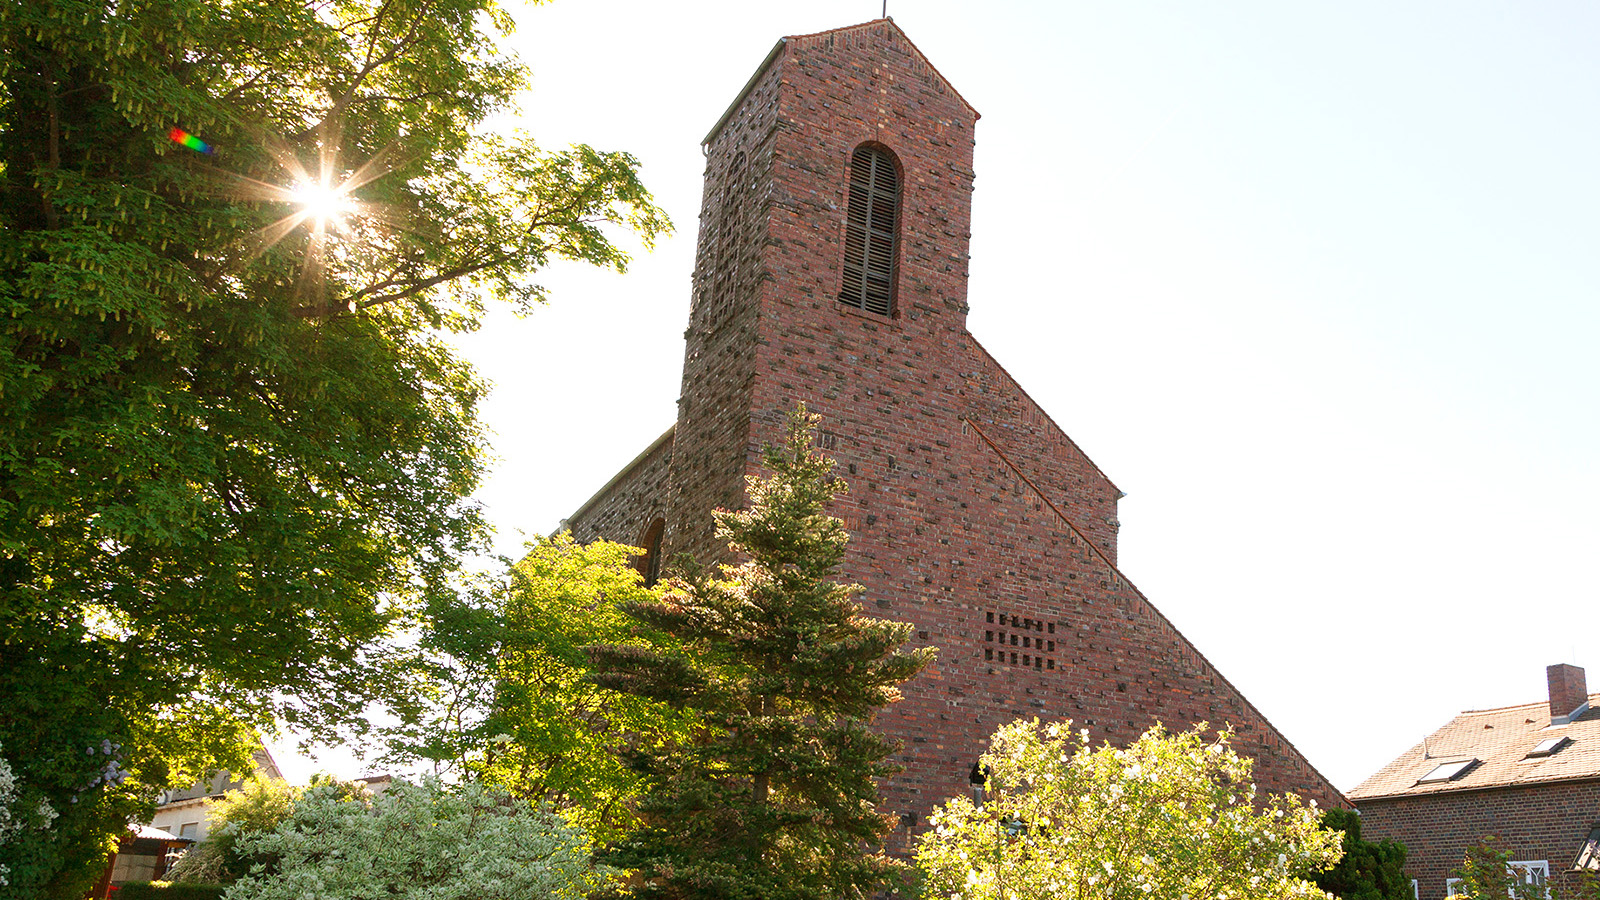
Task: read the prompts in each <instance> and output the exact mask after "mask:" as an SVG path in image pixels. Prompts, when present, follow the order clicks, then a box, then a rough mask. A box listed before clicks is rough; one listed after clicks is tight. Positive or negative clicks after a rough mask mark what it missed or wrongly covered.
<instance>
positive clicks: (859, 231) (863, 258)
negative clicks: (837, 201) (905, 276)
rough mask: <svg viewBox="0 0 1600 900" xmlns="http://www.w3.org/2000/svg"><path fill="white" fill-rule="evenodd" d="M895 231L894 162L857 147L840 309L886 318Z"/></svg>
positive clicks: (897, 217)
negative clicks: (865, 312) (850, 307)
mask: <svg viewBox="0 0 1600 900" xmlns="http://www.w3.org/2000/svg"><path fill="white" fill-rule="evenodd" d="M899 230H900V173H899V171H897V170H896V169H895V164H894V158H893V157H891V156H890V155H889V154H888V152H887V151H885V150H882V149H879V148H877V147H872V146H868V145H865V144H863V145H862V146H860V147H857V148H856V152H855V153H854V154H852V155H851V157H850V201H849V206H848V209H847V211H846V213H845V228H844V284H843V286H842V287H841V288H840V289H839V302H840V303H844V304H846V305H848V306H854V307H855V308H857V309H862V310H866V311H867V312H870V313H876V314H877V315H880V316H887V315H889V314H890V313H891V312H892V310H893V308H894V260H895V250H896V247H895V244H896V242H897V236H898V234H899Z"/></svg>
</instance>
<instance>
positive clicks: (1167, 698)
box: [564, 19, 1344, 828]
mask: <svg viewBox="0 0 1600 900" xmlns="http://www.w3.org/2000/svg"><path fill="white" fill-rule="evenodd" d="M977 119H978V113H977V112H976V111H975V110H974V109H973V108H972V107H971V106H970V105H969V104H968V103H967V101H966V100H964V99H963V98H962V97H961V95H960V94H959V93H958V92H957V91H956V90H955V88H954V87H952V86H951V85H950V84H949V82H947V81H946V80H945V79H944V78H943V76H941V75H940V74H939V72H938V70H936V69H935V68H934V66H933V65H932V63H930V62H929V61H928V59H927V58H926V57H924V56H923V55H922V53H921V51H919V50H918V49H917V48H916V46H914V45H913V44H912V43H911V41H910V40H909V39H908V38H907V37H906V35H905V33H904V32H902V31H901V30H900V28H899V27H897V26H896V25H895V24H894V23H893V22H892V21H890V20H888V19H879V20H876V21H872V22H867V23H865V24H862V25H856V26H852V27H848V28H840V29H835V30H832V31H826V32H822V33H820V34H811V35H801V36H796V37H789V38H784V39H782V40H780V41H779V42H778V43H777V45H776V46H775V47H773V49H772V52H771V53H770V54H768V56H767V58H766V60H765V61H764V62H762V63H761V65H760V66H759V67H758V68H757V70H756V72H755V75H754V76H753V77H752V78H751V79H750V81H749V83H748V84H746V85H745V87H744V88H743V89H742V90H741V91H740V92H739V93H738V95H737V96H736V97H735V99H734V102H733V104H732V106H730V107H729V108H728V110H727V112H726V113H725V114H724V115H723V117H722V118H721V119H720V120H719V121H718V122H717V123H716V124H715V126H714V127H713V128H712V129H711V132H710V134H708V135H707V136H706V138H705V141H704V147H703V149H704V151H705V158H706V170H705V194H704V199H703V204H702V207H701V215H700V236H699V245H698V251H697V257H696V264H695V271H694V277H693V296H692V300H691V306H690V312H689V322H688V329H687V331H686V332H685V340H686V343H687V346H686V347H685V351H684V365H683V382H682V384H683V387H682V392H681V397H680V399H679V401H678V410H677V422H676V424H675V425H674V426H673V428H672V429H671V430H670V431H668V432H667V433H666V434H664V435H662V436H661V437H660V438H659V439H658V440H656V441H655V442H654V443H652V444H651V445H650V446H649V447H648V448H646V449H645V451H644V452H643V453H642V454H640V456H639V457H638V458H637V459H635V460H634V461H633V462H632V463H629V464H628V465H627V466H626V467H625V468H624V469H623V470H622V471H621V472H620V473H618V475H617V476H616V477H614V478H613V479H611V481H610V482H609V483H607V484H606V485H605V486H604V487H603V488H601V489H600V491H599V492H598V493H597V494H595V495H594V497H593V498H591V499H590V500H589V501H588V502H586V503H584V504H583V506H582V507H581V508H580V509H579V510H578V511H577V512H575V513H573V514H572V515H571V516H570V517H569V518H568V519H567V520H566V522H565V523H564V524H565V525H566V526H567V527H570V529H571V530H572V533H573V535H574V536H575V537H576V538H577V539H578V540H582V541H588V540H593V539H596V538H609V539H612V540H619V541H623V542H626V543H629V544H633V545H635V546H640V547H643V548H645V549H646V551H647V552H646V554H645V555H644V557H643V558H642V559H641V560H640V569H641V571H642V572H643V573H644V574H645V576H646V578H647V579H650V580H653V579H654V578H655V576H656V575H657V574H658V573H659V572H660V568H661V560H663V559H670V558H671V557H672V556H673V555H675V554H677V553H680V552H687V553H691V554H693V555H695V556H696V557H698V558H699V559H701V560H703V561H706V562H714V561H718V560H726V559H727V548H726V547H725V546H722V545H720V544H719V542H718V541H717V539H716V537H715V534H714V528H713V523H712V511H713V510H715V509H717V508H719V507H720V508H729V509H736V508H739V507H742V506H744V505H745V483H746V482H745V478H746V476H748V475H752V474H756V473H758V472H759V471H760V465H761V461H760V451H761V448H762V446H763V445H765V444H773V443H777V442H779V441H780V440H781V439H782V436H783V427H784V423H785V421H786V417H787V416H788V414H789V412H790V411H791V410H792V409H793V408H794V405H795V403H796V401H802V400H803V401H805V403H806V405H807V407H808V408H809V409H810V410H811V411H812V412H814V413H817V414H819V415H820V416H821V419H822V422H821V432H820V433H819V435H818V438H819V441H820V443H821V445H822V447H823V448H824V449H825V450H826V451H827V452H828V453H829V454H831V455H832V456H833V457H834V458H835V459H837V460H838V463H839V465H838V469H837V472H838V474H839V475H840V476H841V477H843V478H844V479H846V480H847V481H848V482H849V484H850V492H849V493H848V494H847V495H846V496H844V497H842V498H840V500H839V501H838V503H837V504H836V505H835V507H834V510H833V511H834V513H835V514H836V515H838V516H840V517H841V518H842V519H844V521H845V525H846V527H847V528H848V529H849V531H850V534H851V540H850V544H849V547H848V550H847V555H846V559H845V562H844V564H843V569H842V572H841V577H842V578H843V579H844V580H848V581H853V582H858V583H860V584H862V585H863V586H864V587H865V591H864V592H863V593H862V595H861V600H862V602H863V604H864V605H865V607H866V609H867V611H868V612H869V613H871V614H872V615H875V616H881V617H884V618H888V619H896V620H901V621H908V622H912V623H914V625H915V631H914V632H913V638H912V641H911V644H912V646H915V647H924V646H937V647H938V648H939V656H938V659H937V661H936V662H934V663H933V664H932V665H930V666H929V667H928V668H927V670H925V671H924V672H923V673H922V674H921V675H920V676H918V677H917V678H915V679H913V680H912V681H911V682H909V683H908V684H907V685H905V688H904V695H905V699H904V700H903V701H901V702H900V703H897V704H895V705H893V706H892V707H890V708H888V709H886V710H885V711H883V712H882V713H881V714H880V715H879V716H878V718H877V725H878V727H879V728H881V729H882V730H883V731H884V732H885V733H887V734H888V735H890V736H892V737H894V738H897V739H899V740H900V741H901V742H902V743H903V745H904V749H903V752H901V753H900V754H898V755H897V756H896V757H895V760H894V761H895V762H897V763H899V764H901V765H903V766H904V767H905V771H904V772H903V773H902V774H900V775H897V776H894V777H892V778H890V779H887V780H886V781H885V783H884V795H885V800H884V811H885V812H888V813H896V814H899V815H900V816H901V817H902V821H905V822H907V823H916V824H915V825H913V826H912V827H913V828H919V827H925V825H926V821H927V813H928V812H929V811H930V810H931V809H932V808H933V807H934V806H935V805H936V804H939V803H942V802H944V801H945V800H946V799H948V798H950V797H954V796H958V795H962V794H965V793H966V792H967V789H968V784H967V775H968V772H969V770H970V768H971V766H972V764H973V762H974V760H975V759H976V758H977V757H978V755H979V754H980V753H981V752H982V751H983V750H984V749H985V747H986V746H987V743H988V740H989V737H990V735H991V734H992V733H993V732H994V731H995V729H996V727H997V726H999V725H1001V724H1004V723H1007V722H1010V721H1012V720H1015V719H1017V718H1020V717H1033V716H1038V717H1041V718H1044V719H1049V720H1061V719H1072V720H1073V722H1074V724H1075V725H1076V726H1078V727H1082V728H1086V729H1088V730H1089V731H1090V733H1091V735H1092V738H1093V740H1094V741H1095V742H1096V743H1098V742H1100V741H1103V740H1111V741H1114V742H1128V741H1131V740H1133V739H1134V738H1136V737H1137V736H1138V735H1139V734H1141V733H1142V732H1143V731H1145V730H1146V729H1147V728H1149V727H1150V726H1151V725H1153V724H1155V723H1156V722H1157V721H1160V722H1162V723H1164V724H1165V725H1166V726H1167V727H1168V728H1172V729H1177V730H1181V729H1185V728H1188V727H1190V726H1192V725H1194V724H1196V723H1198V722H1202V721H1204V722H1209V723H1210V724H1211V725H1212V726H1213V727H1223V726H1232V727H1233V729H1234V731H1235V737H1234V744H1235V746H1236V748H1237V749H1238V750H1239V751H1240V752H1242V753H1244V754H1246V755H1248V756H1251V757H1252V758H1254V759H1255V761H1256V774H1257V778H1258V781H1259V783H1260V785H1261V786H1262V788H1264V789H1266V790H1269V791H1273V792H1281V791H1290V790H1292V791H1296V792H1298V793H1300V794H1301V795H1302V796H1306V797H1310V798H1315V799H1316V800H1318V801H1319V802H1321V803H1323V804H1324V805H1328V804H1339V805H1343V804H1344V800H1343V798H1342V797H1341V795H1340V794H1339V792H1338V791H1337V790H1336V789H1335V788H1334V787H1333V786H1332V785H1331V784H1329V782H1328V781H1327V779H1325V778H1324V777H1323V776H1322V775H1321V774H1320V773H1318V772H1317V770H1316V769H1315V768H1314V767H1313V766H1312V765H1311V764H1310V763H1309V762H1307V761H1306V759H1305V758H1304V757H1303V756H1301V754H1300V753H1299V752H1298V751H1297V750H1296V749H1295V748H1294V746H1293V745H1291V744H1290V743H1289V741H1288V740H1287V739H1286V738H1284V736H1283V735H1282V734H1280V733H1279V732H1278V731H1277V730H1276V729H1275V728H1274V727H1273V726H1272V724H1271V723H1269V722H1268V721H1267V720H1266V718H1265V717H1264V716H1263V715H1262V714H1261V712H1260V711H1259V710H1257V709H1256V708H1255V707H1254V706H1252V705H1251V704H1250V702H1249V701H1248V700H1247V699H1245V697H1244V696H1243V695H1242V694H1241V693H1240V692H1239V691H1238V689H1237V688H1235V687H1234V686H1233V685H1232V684H1230V683H1229V682H1228V680H1227V679H1226V678H1224V677H1223V676H1222V675H1221V674H1220V673H1219V672H1218V671H1217V670H1216V668H1215V667H1213V666H1212V664H1211V663H1210V661H1208V660H1207V659H1206V658H1205V657H1204V656H1203V655H1201V653H1200V651H1199V650H1197V649H1196V648H1195V647H1194V645H1192V644H1191V643H1190V642H1189V641H1188V640H1187V639H1185V638H1184V636H1183V635H1182V634H1180V633H1179V632H1178V630H1177V629H1176V628H1175V627H1174V626H1173V625H1172V623H1171V622H1170V621H1168V620H1167V618H1166V617H1165V616H1163V615H1162V614H1161V612H1160V611H1159V610H1157V609H1156V607H1155V606H1154V605H1153V604H1152V603H1151V602H1150V601H1149V600H1148V599H1147V598H1146V597H1145V596H1144V595H1143V594H1142V593H1141V592H1140V591H1139V590H1138V589H1137V588H1135V587H1134V586H1133V585H1132V584H1131V583H1129V581H1128V578H1127V576H1125V575H1124V574H1123V573H1122V572H1121V571H1120V570H1119V569H1118V568H1117V529H1118V528H1119V527H1120V523H1119V522H1118V519H1117V501H1118V499H1119V498H1121V497H1122V492H1121V491H1120V490H1118V489H1117V486H1116V485H1115V484H1113V483H1112V482H1111V480H1110V478H1108V477H1107V476H1106V474H1105V473H1104V472H1102V471H1101V470H1100V468H1099V467H1098V466H1096V465H1095V464H1094V462H1093V461H1091V460H1090V459H1089V457H1088V456H1087V455H1086V454H1085V453H1084V451H1083V450H1082V449H1081V448H1080V447H1079V446H1078V445H1077V444H1076V443H1074V442H1073V440H1072V439H1071V438H1070V437H1068V436H1067V434H1066V433H1065V432H1064V431H1062V429H1061V428H1060V427H1059V426H1058V425H1057V424H1056V422H1055V421H1054V420H1053V419H1051V417H1050V416H1049V415H1048V414H1047V413H1046V412H1045V411H1044V410H1043V409H1041V408H1040V407H1039V406H1038V405H1037V404H1036V403H1035V402H1034V401H1033V399H1032V398H1030V397H1029V396H1028V394H1027V393H1026V392H1025V391H1024V390H1023V389H1022V387H1021V386H1020V385H1018V384H1017V382H1016V381H1015V380H1013V379H1012V377H1011V375H1010V374H1009V373H1007V372H1006V370H1005V369H1004V368H1003V367H1002V366H1001V365H1000V363H999V362H998V361H996V360H995V358H994V357H993V356H991V355H990V354H989V352H988V351H987V350H985V349H984V348H983V346H982V345H981V344H980V343H978V341H977V339H976V338H975V337H974V336H973V335H972V334H971V333H970V332H969V331H968V330H967V309H968V307H967V265H968V254H967V251H968V240H969V238H970V234H969V231H970V228H971V209H972V189H973V179H974V175H975V173H974V171H973V168H972V164H973V146H974V140H973V134H974V128H975V126H976V125H977ZM1085 139H1090V137H1089V136H1085ZM1050 214H1051V211H1050V208H1049V204H1048V203H1046V204H1043V205H1041V206H1040V208H1039V213H1038V215H1039V220H1040V221H1039V222H1036V223H1031V224H1030V223H1028V222H1016V223H1013V225H1012V227H1015V228H1019V229H1026V228H1029V227H1037V226H1039V225H1041V224H1042V223H1043V222H1044V221H1045V220H1046V219H1047V218H1048V216H1049V215H1050ZM1048 280H1049V279H1048V278H1045V279H1043V280H1042V281H1041V284H1045V283H1046V282H1048ZM988 302H993V303H1003V302H1018V303H1039V302H1042V301H1041V298H1039V297H1027V298H1005V297H994V298H989V299H988ZM1052 302H1054V301H1052ZM1086 302H1087V301H1086ZM662 339H663V340H668V339H669V337H668V336H667V335H663V336H662ZM1089 339H1092V338H1090V337H1087V336H1084V335H1065V336H1063V341H1062V347H1063V353H1064V354H1069V353H1070V349H1071V346H1072V342H1073V341H1075V340H1089ZM1061 372H1062V375H1063V377H1083V378H1093V377H1095V376H1096V375H1097V374H1102V373H1092V372H1076V373H1074V372H1072V363H1071V359H1070V356H1064V357H1063V360H1062V361H1061ZM1069 373H1070V374H1069ZM1197 539H1203V540H1212V538H1197ZM1219 540H1220V539H1219ZM1215 552H1216V554H1217V557H1218V559H1228V558H1234V554H1236V552H1237V551H1236V550H1235V549H1234V548H1233V547H1232V546H1231V545H1228V544H1226V543H1225V542H1219V543H1217V544H1216V551H1215Z"/></svg>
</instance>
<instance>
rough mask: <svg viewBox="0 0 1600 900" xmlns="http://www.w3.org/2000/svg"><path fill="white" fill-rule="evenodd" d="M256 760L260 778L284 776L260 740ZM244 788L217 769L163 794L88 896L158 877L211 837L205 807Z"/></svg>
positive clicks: (124, 840) (238, 780)
mask: <svg viewBox="0 0 1600 900" xmlns="http://www.w3.org/2000/svg"><path fill="white" fill-rule="evenodd" d="M251 762H252V763H253V764H254V771H255V777H257V778H272V779H276V780H278V781H282V780H283V773H282V772H280V771H279V770H278V764H277V762H275V761H274V760H273V758H272V753H271V752H270V751H269V750H267V748H266V745H265V744H260V743H258V744H257V745H256V750H255V753H254V754H252V757H251ZM243 787H244V779H243V778H242V777H239V776H236V775H233V774H232V773H230V772H218V773H216V774H215V775H212V776H211V777H210V778H208V779H206V780H205V781H202V782H200V783H199V784H197V785H195V786H194V787H191V788H186V789H184V790H181V791H167V792H165V793H163V794H162V795H161V797H160V799H158V800H157V801H156V814H155V817H154V818H153V819H151V821H150V824H148V825H134V826H132V827H130V828H129V830H128V834H127V835H126V836H124V837H123V838H122V840H120V841H118V842H117V849H116V851H115V852H113V853H112V854H111V858H110V859H108V860H106V870H105V874H103V875H101V877H100V881H99V883H97V884H96V885H95V886H94V889H93V890H91V891H90V892H89V895H88V896H89V897H91V898H95V900H103V898H105V897H107V896H109V895H110V892H111V890H112V889H114V888H116V887H119V886H121V885H124V884H127V883H128V882H130V881H159V880H160V879H161V877H162V876H163V875H165V874H166V873H167V869H168V868H170V867H171V866H172V863H173V862H175V861H176V860H177V858H178V857H179V856H181V855H182V854H183V852H184V851H185V850H187V849H189V848H190V847H192V846H194V845H195V844H197V843H199V842H201V841H203V840H205V839H206V829H207V828H208V827H209V826H210V822H209V821H208V817H207V815H206V811H207V809H208V808H209V806H210V804H211V802H212V801H213V800H219V799H221V798H222V795H223V794H226V793H227V792H229V791H236V790H239V789H241V788H243Z"/></svg>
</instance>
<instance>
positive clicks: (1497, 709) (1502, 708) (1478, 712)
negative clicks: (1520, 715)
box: [1456, 691, 1600, 719]
mask: <svg viewBox="0 0 1600 900" xmlns="http://www.w3.org/2000/svg"><path fill="white" fill-rule="evenodd" d="M1587 696H1589V697H1591V698H1594V697H1600V691H1596V692H1593V693H1590V694H1588V695H1587ZM1549 705H1550V701H1549V700H1530V701H1528V702H1526V703H1512V704H1509V705H1507V706H1490V707H1486V708H1484V709H1463V710H1462V711H1461V712H1458V713H1456V718H1457V719H1459V718H1461V717H1462V716H1477V715H1487V714H1489V713H1496V712H1505V711H1506V710H1510V709H1522V708H1523V707H1525V706H1531V707H1534V708H1538V707H1541V706H1549Z"/></svg>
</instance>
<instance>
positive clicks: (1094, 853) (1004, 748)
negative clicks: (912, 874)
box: [917, 719, 1343, 900]
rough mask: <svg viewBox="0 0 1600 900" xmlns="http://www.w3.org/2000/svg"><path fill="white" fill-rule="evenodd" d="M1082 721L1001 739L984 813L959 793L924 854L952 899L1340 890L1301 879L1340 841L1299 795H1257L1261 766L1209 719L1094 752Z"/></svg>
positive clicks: (1012, 731) (1106, 899)
mask: <svg viewBox="0 0 1600 900" xmlns="http://www.w3.org/2000/svg"><path fill="white" fill-rule="evenodd" d="M1070 724H1071V723H1066V724H1065V725H1050V726H1047V727H1041V726H1040V724H1039V722H1038V720H1037V719H1036V720H1034V721H1032V722H1023V721H1019V722H1014V723H1012V724H1010V725H1007V726H1005V727H1003V728H1001V729H1000V730H999V731H998V732H996V733H995V736H994V740H993V743H992V745H991V747H990V750H989V752H988V753H987V754H985V755H984V757H983V761H982V764H983V765H986V766H988V767H989V773H990V774H989V784H988V797H987V801H986V802H985V803H984V804H983V806H982V808H978V807H975V806H974V805H973V803H972V801H970V800H968V799H966V798H964V797H958V798H956V799H954V800H951V801H950V802H948V803H946V804H945V805H944V807H943V808H941V809H940V810H938V811H937V812H935V813H934V815H933V817H932V818H931V820H930V824H931V825H932V826H933V828H932V829H931V830H930V831H929V832H928V833H927V834H926V835H925V836H924V837H923V839H922V841H921V844H920V846H919V848H918V850H917V862H918V864H919V866H920V867H921V868H922V871H923V873H924V876H925V878H926V892H925V893H926V896H927V897H929V898H948V900H1021V898H1028V900H1034V898H1060V900H1291V898H1308V900H1309V898H1317V900H1322V898H1326V897H1328V896H1329V895H1328V894H1326V893H1324V892H1323V891H1321V890H1319V889H1318V888H1317V887H1316V886H1315V885H1314V884H1312V883H1311V882H1309V881H1306V880H1305V879H1304V878H1303V877H1302V876H1303V875H1306V874H1307V873H1310V872H1312V871H1316V870H1320V869H1324V868H1326V867H1328V866H1330V865H1333V864H1334V863H1336V862H1337V861H1338V860H1339V857H1340V855H1341V854H1342V852H1343V851H1342V850H1341V849H1340V845H1339V835H1338V833H1336V832H1330V831H1324V830H1323V829H1321V828H1320V827H1318V824H1317V813H1316V809H1315V806H1316V804H1315V803H1311V804H1304V803H1302V802H1301V801H1300V800H1299V798H1297V797H1296V796H1294V795H1293V794H1288V795H1284V796H1281V797H1272V798H1270V799H1267V800H1266V802H1264V803H1259V804H1258V803H1257V797H1256V789H1255V785H1254V784H1253V783H1252V782H1251V778H1250V760H1248V759H1246V758H1244V757H1242V756H1240V755H1238V754H1237V753H1235V752H1233V750H1232V749H1231V748H1230V747H1229V746H1228V743H1227V737H1228V736H1227V735H1226V734H1223V735H1222V736H1221V737H1218V738H1210V739H1208V738H1207V737H1205V735H1204V734H1203V729H1204V727H1205V726H1203V725H1202V726H1200V727H1198V728H1196V729H1195V730H1194V731H1187V732H1184V733H1181V734H1168V733H1166V732H1165V731H1164V730H1163V729H1162V728H1161V726H1160V725H1157V726H1156V727H1154V728H1152V729H1150V730H1149V731H1148V732H1146V733H1145V734H1144V735H1143V736H1142V737H1140V738H1139V739H1138V740H1137V741H1135V742H1134V743H1133V744H1132V745H1131V746H1129V747H1128V748H1126V749H1118V748H1116V747H1112V746H1110V745H1105V746H1102V747H1100V748H1098V749H1095V748H1091V747H1090V746H1089V743H1088V733H1087V732H1083V733H1082V734H1081V735H1080V736H1078V737H1077V738H1076V739H1074V736H1073V735H1072V732H1071V729H1070Z"/></svg>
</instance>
